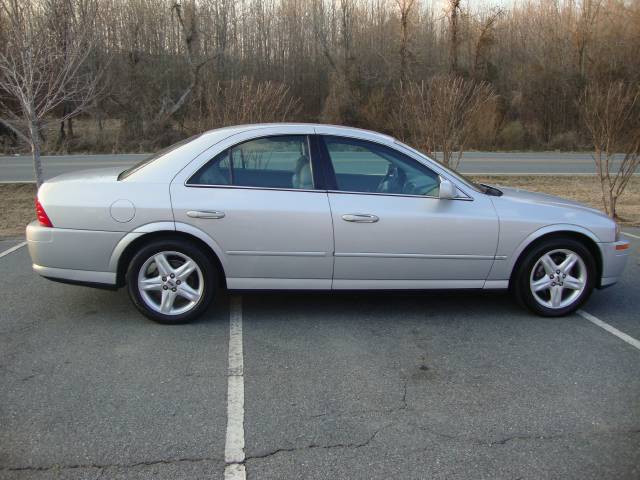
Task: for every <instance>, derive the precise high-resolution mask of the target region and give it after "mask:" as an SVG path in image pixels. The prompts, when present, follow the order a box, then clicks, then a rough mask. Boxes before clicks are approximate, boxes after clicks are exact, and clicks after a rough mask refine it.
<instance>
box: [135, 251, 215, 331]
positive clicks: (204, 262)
mask: <svg viewBox="0 0 640 480" xmlns="http://www.w3.org/2000/svg"><path fill="white" fill-rule="evenodd" d="M160 252H178V253H181V254H183V255H186V256H187V257H190V258H191V259H192V260H193V261H194V262H195V263H196V264H197V266H198V267H199V268H200V270H201V272H202V277H203V282H204V286H203V292H202V295H201V296H200V299H199V300H198V301H197V303H196V304H195V305H194V306H193V307H191V308H190V310H188V311H186V312H184V313H179V314H178V313H177V314H164V313H161V312H159V311H156V310H153V309H152V308H151V307H149V306H148V305H147V303H146V302H145V300H144V299H143V298H142V294H141V292H140V290H139V287H138V274H139V272H140V269H141V268H142V267H143V266H144V264H145V262H147V260H148V259H149V258H151V257H152V256H154V255H155V254H157V253H160ZM126 279H127V289H128V291H129V297H130V298H131V301H132V302H133V304H134V305H135V306H136V308H137V309H138V310H139V311H140V312H141V313H142V314H143V315H145V316H146V317H148V318H150V319H151V320H153V321H155V322H158V323H162V324H169V325H175V324H183V323H189V322H191V321H193V320H195V319H196V318H198V317H199V316H200V315H202V313H204V311H205V310H206V309H207V308H208V307H209V305H210V304H211V302H212V301H213V299H214V297H215V293H216V291H217V288H218V281H219V279H218V272H217V269H216V268H215V266H214V264H213V262H212V261H211V258H210V257H209V255H208V254H207V253H206V252H204V251H203V250H202V248H200V247H199V246H198V245H195V244H193V243H192V242H189V241H187V240H182V239H170V240H154V241H151V242H149V243H148V244H145V245H144V246H143V247H141V248H140V250H139V251H138V252H136V254H135V255H134V256H133V258H132V259H131V262H130V263H129V268H128V269H127V276H126ZM160 294H161V292H160Z"/></svg>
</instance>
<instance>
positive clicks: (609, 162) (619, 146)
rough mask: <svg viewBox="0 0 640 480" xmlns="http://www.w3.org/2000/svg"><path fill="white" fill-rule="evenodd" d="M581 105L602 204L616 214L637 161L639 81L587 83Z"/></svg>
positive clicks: (639, 148) (639, 143)
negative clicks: (619, 156)
mask: <svg viewBox="0 0 640 480" xmlns="http://www.w3.org/2000/svg"><path fill="white" fill-rule="evenodd" d="M580 107H581V113H582V118H583V121H584V124H585V126H586V128H587V130H588V132H589V135H590V137H591V141H592V143H593V148H594V153H593V158H594V161H595V163H596V174H597V175H598V179H599V180H600V187H601V191H602V204H603V206H604V209H605V211H606V212H607V214H608V215H609V216H610V217H612V218H618V217H617V214H616V205H617V203H618V199H619V198H620V196H621V195H622V194H623V193H624V190H625V188H626V186H627V184H628V183H629V180H631V177H632V176H633V174H634V173H635V172H636V170H637V169H638V165H640V85H638V84H637V83H635V84H625V83H624V82H623V81H616V82H611V83H609V84H606V85H589V86H587V88H586V90H585V93H584V96H583V98H582V101H581V103H580ZM617 152H621V153H620V155H621V156H622V158H621V159H620V158H618V159H617V158H616V153H617Z"/></svg>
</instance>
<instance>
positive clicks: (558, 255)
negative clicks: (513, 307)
mask: <svg viewBox="0 0 640 480" xmlns="http://www.w3.org/2000/svg"><path fill="white" fill-rule="evenodd" d="M595 275H596V265H595V261H594V259H593V256H592V255H591V253H590V252H589V250H588V249H587V248H586V247H585V246H584V245H583V244H582V243H580V242H578V241H576V240H574V239H571V238H565V239H562V238H556V239H549V240H545V241H543V242H541V243H540V244H539V245H537V246H536V247H534V248H533V249H531V250H530V251H529V252H528V253H527V254H526V255H525V257H524V258H523V259H522V261H521V263H520V265H519V266H518V269H517V272H516V276H515V278H514V279H513V282H514V284H513V287H514V291H515V294H516V297H517V299H518V300H519V301H520V303H522V304H523V305H525V306H526V307H527V308H529V309H530V310H532V311H533V312H535V313H537V314H539V315H543V316H545V317H558V316H562V315H567V314H569V313H571V312H574V311H575V310H577V309H578V308H579V307H580V305H582V304H583V303H584V302H585V301H586V300H587V299H588V298H589V296H590V295H591V292H592V291H593V287H594V285H595Z"/></svg>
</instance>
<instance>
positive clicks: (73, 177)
mask: <svg viewBox="0 0 640 480" xmlns="http://www.w3.org/2000/svg"><path fill="white" fill-rule="evenodd" d="M125 168H126V166H120V167H106V168H91V169H88V170H78V171H76V172H70V173H63V174H62V175H58V176H56V177H53V178H50V179H49V180H46V183H61V182H91V183H103V182H113V181H115V180H117V178H118V175H120V172H122V171H123V170H124V169H125Z"/></svg>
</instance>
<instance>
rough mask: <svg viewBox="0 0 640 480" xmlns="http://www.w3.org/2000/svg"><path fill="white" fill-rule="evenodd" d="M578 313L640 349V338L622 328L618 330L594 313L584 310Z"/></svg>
mask: <svg viewBox="0 0 640 480" xmlns="http://www.w3.org/2000/svg"><path fill="white" fill-rule="evenodd" d="M577 313H578V315H580V316H581V317H582V318H584V319H586V320H589V321H590V322H591V323H593V324H594V325H597V326H599V327H600V328H604V329H605V330H606V331H607V332H609V333H611V334H612V335H615V336H616V337H618V338H619V339H621V340H624V341H625V342H627V343H628V344H629V345H632V346H634V347H636V348H637V349H638V350H640V340H636V339H635V338H633V337H631V336H629V335H627V334H626V333H624V332H621V331H620V330H618V329H617V328H615V327H612V326H611V325H609V324H608V323H606V322H603V321H602V320H600V319H599V318H597V317H594V316H593V315H591V314H590V313H588V312H585V311H584V310H578V312H577Z"/></svg>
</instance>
